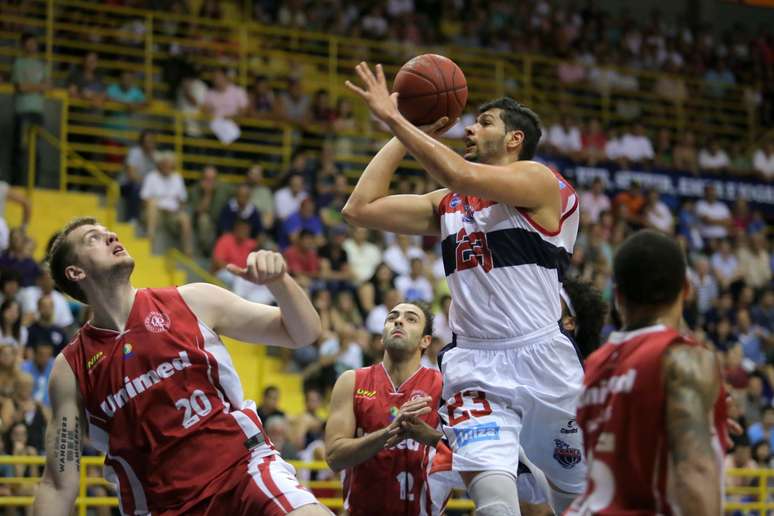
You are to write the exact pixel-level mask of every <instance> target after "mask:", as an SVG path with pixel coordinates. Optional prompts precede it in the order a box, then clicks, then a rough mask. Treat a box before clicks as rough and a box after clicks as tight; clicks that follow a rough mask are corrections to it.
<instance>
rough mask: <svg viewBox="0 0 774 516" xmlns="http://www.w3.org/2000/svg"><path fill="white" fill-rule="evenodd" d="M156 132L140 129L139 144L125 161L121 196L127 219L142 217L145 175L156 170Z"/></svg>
mask: <svg viewBox="0 0 774 516" xmlns="http://www.w3.org/2000/svg"><path fill="white" fill-rule="evenodd" d="M157 159H158V154H157V152H156V133H154V132H153V131H151V130H149V129H144V130H142V131H140V136H139V138H138V140H137V145H135V146H134V147H132V148H131V149H129V152H128V153H127V154H126V161H125V163H124V174H123V176H122V177H121V179H120V180H119V181H120V182H121V197H122V198H123V200H124V203H125V209H126V220H128V221H132V220H139V218H140V207H141V201H142V199H140V189H141V188H142V183H143V181H144V180H145V176H147V175H148V174H150V173H151V172H153V171H154V170H156V166H157V165H156V160H157Z"/></svg>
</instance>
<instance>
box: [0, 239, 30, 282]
mask: <svg viewBox="0 0 774 516" xmlns="http://www.w3.org/2000/svg"><path fill="white" fill-rule="evenodd" d="M27 243H28V242H27V235H25V234H24V230H22V229H21V228H14V229H12V230H11V235H10V238H9V245H8V249H6V250H5V252H3V253H2V254H0V269H10V270H14V271H16V272H17V273H18V274H19V286H21V287H31V286H33V285H34V284H35V280H36V279H37V278H38V276H40V266H39V265H38V262H36V261H35V260H34V259H33V258H32V257H31V256H30V255H29V250H28V248H27Z"/></svg>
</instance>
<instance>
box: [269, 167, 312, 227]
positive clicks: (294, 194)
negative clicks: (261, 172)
mask: <svg viewBox="0 0 774 516" xmlns="http://www.w3.org/2000/svg"><path fill="white" fill-rule="evenodd" d="M308 196H309V194H308V193H307V191H306V190H305V188H304V177H303V176H302V175H301V174H291V175H290V176H288V185H287V186H286V187H284V188H280V189H279V190H277V191H276V192H274V212H275V214H276V215H277V218H278V219H279V220H280V221H283V220H285V219H286V218H288V217H289V216H290V215H292V214H293V213H295V212H297V211H298V210H299V209H300V208H301V201H303V200H304V199H306V198H307V197H308Z"/></svg>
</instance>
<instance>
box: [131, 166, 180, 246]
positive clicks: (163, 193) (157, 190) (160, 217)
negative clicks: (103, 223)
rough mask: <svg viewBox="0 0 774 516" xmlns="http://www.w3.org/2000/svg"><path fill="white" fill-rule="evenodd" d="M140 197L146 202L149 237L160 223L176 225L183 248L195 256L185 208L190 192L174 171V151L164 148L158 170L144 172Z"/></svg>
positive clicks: (154, 235)
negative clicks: (167, 150)
mask: <svg viewBox="0 0 774 516" xmlns="http://www.w3.org/2000/svg"><path fill="white" fill-rule="evenodd" d="M140 198H141V199H142V200H143V201H144V202H145V217H146V223H147V226H148V238H149V239H150V240H151V241H153V239H154V238H155V237H156V232H157V230H158V227H159V224H164V225H168V224H170V225H173V226H174V227H175V229H177V230H178V231H180V236H181V240H182V241H181V243H182V246H183V251H184V252H185V253H186V254H187V255H188V256H192V255H193V231H192V229H191V218H190V217H189V215H188V211H187V210H186V209H185V201H186V200H187V199H188V193H187V192H186V189H185V183H184V182H183V178H182V176H181V175H180V174H179V173H178V172H176V171H175V154H174V153H173V152H165V153H163V154H161V155H160V156H159V160H158V170H154V171H153V172H151V173H150V174H148V175H147V176H145V179H144V180H143V182H142V189H141V190H140Z"/></svg>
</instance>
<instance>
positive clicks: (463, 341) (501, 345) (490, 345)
mask: <svg viewBox="0 0 774 516" xmlns="http://www.w3.org/2000/svg"><path fill="white" fill-rule="evenodd" d="M549 335H561V332H560V331H559V325H558V324H556V323H554V324H551V325H549V326H546V327H544V328H540V329H537V330H535V331H533V332H531V333H526V334H524V335H520V336H518V337H506V338H503V339H476V338H471V337H464V336H462V335H457V334H456V333H455V334H453V336H452V344H454V345H455V346H457V347H458V348H465V349H490V350H491V349H515V348H521V347H524V346H527V345H530V344H537V342H535V341H536V340H539V339H540V338H542V337H548V336H549Z"/></svg>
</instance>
